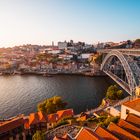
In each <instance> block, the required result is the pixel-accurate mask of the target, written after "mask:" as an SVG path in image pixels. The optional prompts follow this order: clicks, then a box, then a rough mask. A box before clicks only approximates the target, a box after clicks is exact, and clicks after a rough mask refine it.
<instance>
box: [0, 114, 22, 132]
mask: <svg viewBox="0 0 140 140" xmlns="http://www.w3.org/2000/svg"><path fill="white" fill-rule="evenodd" d="M22 125H24V119H23V115H21V116H18V117H16V118H14V119H11V120H8V121H5V122H3V123H1V124H0V134H2V133H4V132H8V131H10V130H12V129H15V128H17V127H20V126H22Z"/></svg>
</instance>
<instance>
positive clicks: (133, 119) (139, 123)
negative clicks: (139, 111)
mask: <svg viewBox="0 0 140 140" xmlns="http://www.w3.org/2000/svg"><path fill="white" fill-rule="evenodd" d="M126 121H127V122H129V123H131V124H133V125H135V126H136V127H139V128H140V117H138V116H136V115H133V114H128V116H127V118H126Z"/></svg>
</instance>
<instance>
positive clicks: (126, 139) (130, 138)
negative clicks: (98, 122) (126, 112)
mask: <svg viewBox="0 0 140 140" xmlns="http://www.w3.org/2000/svg"><path fill="white" fill-rule="evenodd" d="M108 130H109V131H111V132H112V133H113V134H114V135H115V136H117V137H118V138H119V139H121V140H139V138H138V137H136V136H134V135H133V134H131V133H129V132H128V131H126V130H124V129H123V128H121V127H119V126H118V125H116V124H114V123H112V122H111V123H110V124H109V126H108Z"/></svg>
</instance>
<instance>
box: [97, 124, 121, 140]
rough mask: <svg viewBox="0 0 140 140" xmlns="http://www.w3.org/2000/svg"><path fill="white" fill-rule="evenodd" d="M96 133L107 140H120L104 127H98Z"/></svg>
mask: <svg viewBox="0 0 140 140" xmlns="http://www.w3.org/2000/svg"><path fill="white" fill-rule="evenodd" d="M95 133H96V134H97V135H98V136H100V137H102V138H104V139H105V140H119V139H118V138H117V137H115V136H114V135H113V134H111V132H109V131H108V130H107V129H105V128H102V127H100V126H99V127H97V129H96V130H95Z"/></svg>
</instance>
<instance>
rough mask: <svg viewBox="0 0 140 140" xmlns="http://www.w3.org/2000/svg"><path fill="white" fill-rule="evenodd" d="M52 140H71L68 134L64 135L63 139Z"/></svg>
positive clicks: (55, 139) (54, 139)
mask: <svg viewBox="0 0 140 140" xmlns="http://www.w3.org/2000/svg"><path fill="white" fill-rule="evenodd" d="M53 140H72V139H71V138H70V136H69V135H68V134H66V135H64V136H63V137H57V136H55V137H54V138H53Z"/></svg>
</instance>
